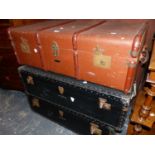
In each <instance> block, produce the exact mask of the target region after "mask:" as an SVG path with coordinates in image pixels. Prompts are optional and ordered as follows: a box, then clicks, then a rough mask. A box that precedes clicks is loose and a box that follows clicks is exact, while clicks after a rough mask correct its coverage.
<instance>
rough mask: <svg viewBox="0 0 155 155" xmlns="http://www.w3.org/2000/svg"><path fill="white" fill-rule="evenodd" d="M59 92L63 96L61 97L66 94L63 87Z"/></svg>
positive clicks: (59, 87)
mask: <svg viewBox="0 0 155 155" xmlns="http://www.w3.org/2000/svg"><path fill="white" fill-rule="evenodd" d="M58 90H59V93H60V94H61V95H63V94H64V91H65V90H64V88H63V87H61V86H58Z"/></svg>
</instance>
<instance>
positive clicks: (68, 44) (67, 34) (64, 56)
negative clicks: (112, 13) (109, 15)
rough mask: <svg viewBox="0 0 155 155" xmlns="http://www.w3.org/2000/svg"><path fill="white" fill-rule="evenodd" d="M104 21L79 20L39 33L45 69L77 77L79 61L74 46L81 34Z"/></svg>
mask: <svg viewBox="0 0 155 155" xmlns="http://www.w3.org/2000/svg"><path fill="white" fill-rule="evenodd" d="M103 22H104V21H103V20H77V21H75V22H72V23H69V24H65V25H63V26H57V27H54V28H50V29H47V30H44V31H40V32H39V33H38V38H39V42H40V45H41V55H42V58H43V64H44V67H45V68H44V69H45V70H47V71H53V72H56V73H60V74H64V75H68V76H71V77H76V68H77V59H76V54H77V53H76V51H75V50H74V47H73V44H74V43H76V37H77V36H78V34H79V33H80V32H84V31H87V30H89V29H91V28H93V27H96V26H97V25H100V24H101V23H103Z"/></svg>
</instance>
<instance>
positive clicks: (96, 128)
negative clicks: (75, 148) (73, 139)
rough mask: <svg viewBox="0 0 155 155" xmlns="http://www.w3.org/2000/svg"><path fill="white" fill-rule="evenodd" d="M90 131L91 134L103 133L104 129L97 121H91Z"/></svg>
mask: <svg viewBox="0 0 155 155" xmlns="http://www.w3.org/2000/svg"><path fill="white" fill-rule="evenodd" d="M90 133H91V135H102V130H101V129H100V128H99V126H98V125H97V124H95V123H90Z"/></svg>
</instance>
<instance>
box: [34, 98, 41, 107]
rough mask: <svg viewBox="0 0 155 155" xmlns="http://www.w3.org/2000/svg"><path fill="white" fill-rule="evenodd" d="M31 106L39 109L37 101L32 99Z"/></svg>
mask: <svg viewBox="0 0 155 155" xmlns="http://www.w3.org/2000/svg"><path fill="white" fill-rule="evenodd" d="M32 106H33V107H37V108H39V107H40V103H39V99H37V98H33V99H32Z"/></svg>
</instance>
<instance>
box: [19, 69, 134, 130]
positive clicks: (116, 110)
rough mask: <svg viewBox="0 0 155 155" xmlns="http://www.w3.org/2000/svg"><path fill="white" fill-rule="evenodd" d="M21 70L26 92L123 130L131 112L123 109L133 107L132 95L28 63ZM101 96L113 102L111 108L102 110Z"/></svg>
mask: <svg viewBox="0 0 155 155" xmlns="http://www.w3.org/2000/svg"><path fill="white" fill-rule="evenodd" d="M19 72H20V75H21V78H22V81H23V84H24V85H25V89H26V93H27V94H30V95H34V96H36V97H39V98H40V99H43V100H45V101H47V102H54V103H56V104H58V105H59V106H63V107H67V108H68V109H70V110H72V111H74V112H77V113H79V114H81V115H86V116H87V117H90V118H93V119H95V120H96V122H99V123H100V124H102V125H103V124H106V125H109V126H111V127H113V128H115V129H117V130H122V127H123V125H124V122H125V119H126V116H127V112H128V111H123V108H124V107H125V108H129V107H130V106H131V102H132V100H131V98H132V97H131V96H132V94H128V95H126V94H123V93H122V92H120V91H117V90H114V89H110V88H106V87H102V86H99V85H95V84H92V83H86V84H84V83H83V82H82V81H78V80H75V79H73V78H69V77H66V76H61V75H58V74H54V73H49V72H44V71H42V70H39V69H36V68H32V67H28V66H22V67H20V68H19ZM28 76H31V77H33V81H34V85H31V84H28V83H27V80H26V79H27V77H28ZM58 86H61V87H63V88H64V93H63V94H60V92H59V90H58ZM99 97H101V98H104V99H106V100H107V102H108V103H110V104H111V110H105V109H99V105H98V99H99ZM71 98H74V102H73V101H71Z"/></svg>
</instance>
